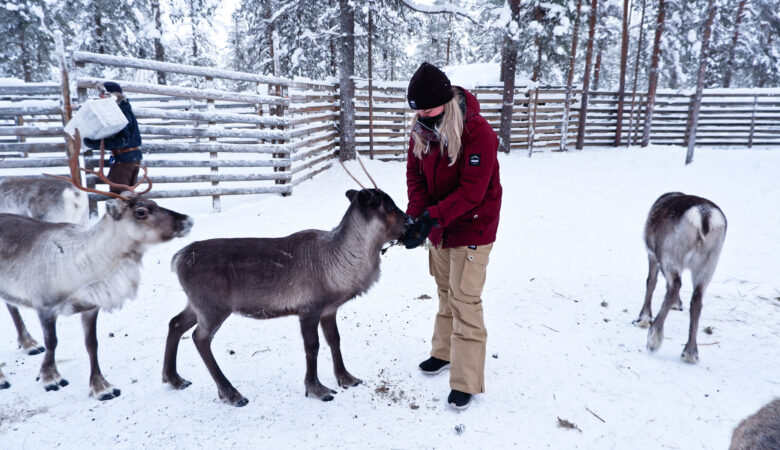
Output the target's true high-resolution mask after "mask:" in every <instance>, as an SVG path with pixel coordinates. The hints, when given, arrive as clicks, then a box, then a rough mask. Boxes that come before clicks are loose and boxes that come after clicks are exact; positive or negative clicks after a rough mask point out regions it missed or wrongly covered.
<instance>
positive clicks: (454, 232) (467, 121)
mask: <svg viewBox="0 0 780 450" xmlns="http://www.w3.org/2000/svg"><path fill="white" fill-rule="evenodd" d="M455 89H456V91H457V90H460V92H461V94H462V95H463V96H465V99H466V112H465V114H464V116H463V121H464V122H463V135H462V136H461V150H460V155H459V156H458V161H457V162H456V163H455V164H453V165H451V166H450V165H449V156H448V155H447V154H446V153H445V154H444V155H442V152H441V151H440V149H439V143H438V142H431V143H430V147H429V148H428V152H427V153H426V154H424V155H423V157H422V159H420V158H417V157H416V156H414V152H413V149H414V139H413V138H412V139H410V141H409V150H408V152H407V162H406V186H407V192H408V196H409V206H407V208H406V213H407V214H409V215H410V216H413V217H418V216H420V215H421V214H422V213H423V212H424V211H425V210H426V209H427V210H428V213H429V214H430V216H431V217H433V218H435V219H437V220H438V227H437V228H434V229H433V230H432V231H431V234H430V235H429V236H428V238H429V239H430V240H431V242H432V243H433V244H434V245H438V244H439V243H440V242H441V241H442V239H443V241H444V244H443V247H444V248H450V247H460V246H465V245H486V244H489V243H491V242H493V241H495V240H496V230H497V229H498V216H499V212H500V210H501V191H502V190H501V182H500V179H499V176H498V160H497V153H498V137H497V136H496V133H495V131H493V129H492V128H491V127H490V124H488V122H487V120H485V118H484V117H482V116H481V115H480V114H479V102H478V101H477V98H476V97H474V95H473V94H472V93H471V92H469V91H467V90H465V89H462V88H459V87H455Z"/></svg>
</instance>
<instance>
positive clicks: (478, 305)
mask: <svg viewBox="0 0 780 450" xmlns="http://www.w3.org/2000/svg"><path fill="white" fill-rule="evenodd" d="M492 249H493V244H492V243H491V244H488V245H480V246H478V247H477V249H476V250H474V249H470V248H468V247H454V248H444V249H440V248H435V247H434V248H431V250H430V254H429V256H428V258H429V264H430V271H431V275H433V277H434V279H435V280H436V287H437V290H438V294H439V312H438V313H437V314H436V322H435V325H434V329H433V339H432V341H431V344H432V350H431V356H433V357H434V358H439V359H443V360H445V361H450V363H451V364H450V388H452V389H456V390H458V391H462V392H466V393H469V394H478V393H481V392H485V344H486V342H487V330H486V329H485V323H484V321H483V320H482V298H480V296H481V295H482V288H483V287H484V286H485V273H486V269H487V264H488V259H489V256H490V250H492Z"/></svg>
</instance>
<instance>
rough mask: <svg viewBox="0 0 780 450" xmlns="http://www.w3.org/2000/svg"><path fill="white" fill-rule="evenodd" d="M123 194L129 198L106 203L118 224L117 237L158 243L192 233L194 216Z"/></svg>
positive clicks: (110, 214) (112, 217) (108, 210)
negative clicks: (121, 236)
mask: <svg viewBox="0 0 780 450" xmlns="http://www.w3.org/2000/svg"><path fill="white" fill-rule="evenodd" d="M123 195H127V197H124V196H123V197H119V198H114V199H111V200H108V201H106V215H107V216H109V217H110V218H111V219H112V220H114V221H116V227H117V234H119V235H123V236H126V237H127V238H129V239H131V240H133V241H136V242H143V243H148V244H154V243H158V242H165V241H169V240H171V239H173V238H175V237H182V236H186V235H187V234H188V233H189V232H190V229H191V228H192V224H193V220H192V218H191V217H189V216H187V215H184V214H179V213H177V212H176V211H171V210H170V209H166V208H163V207H161V206H159V205H158V204H157V203H155V202H153V201H152V200H149V199H146V198H143V197H140V196H137V195H132V194H130V193H124V194H123ZM117 238H120V236H117Z"/></svg>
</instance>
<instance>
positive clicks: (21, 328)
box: [5, 303, 43, 355]
mask: <svg viewBox="0 0 780 450" xmlns="http://www.w3.org/2000/svg"><path fill="white" fill-rule="evenodd" d="M5 306H7V307H8V312H9V313H11V319H13V321H14V326H15V327H16V333H17V335H18V337H17V342H19V348H21V349H22V350H24V351H25V352H27V354H28V355H37V354H38V353H43V346H41V345H39V344H38V342H37V341H36V340H35V339H33V337H32V336H30V332H29V331H27V326H25V324H24V321H23V320H22V316H21V314H19V308H17V307H15V306H11V305H9V304H8V303H6V304H5Z"/></svg>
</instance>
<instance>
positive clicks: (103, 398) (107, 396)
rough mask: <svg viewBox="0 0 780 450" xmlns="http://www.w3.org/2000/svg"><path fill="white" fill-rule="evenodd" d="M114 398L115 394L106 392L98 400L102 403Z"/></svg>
mask: <svg viewBox="0 0 780 450" xmlns="http://www.w3.org/2000/svg"><path fill="white" fill-rule="evenodd" d="M113 398H114V394H113V393H112V392H105V393H103V394H100V395H98V398H97V399H98V400H100V401H101V402H104V401H106V400H111V399H113Z"/></svg>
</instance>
